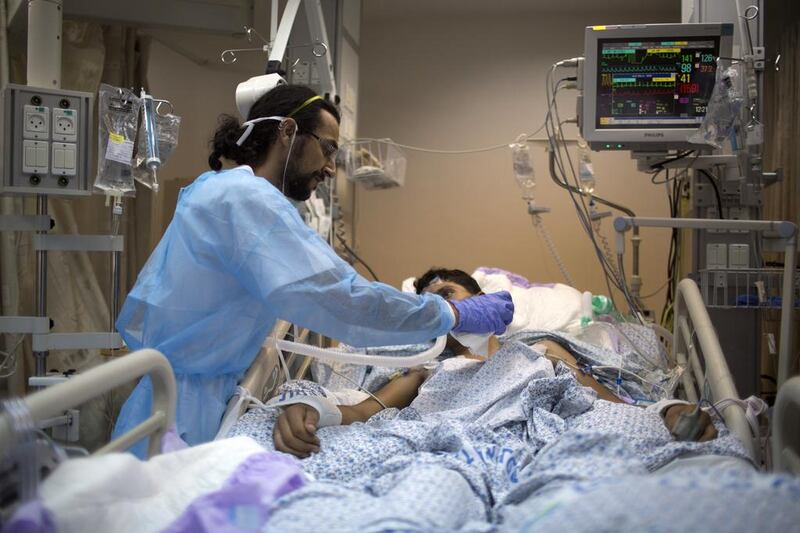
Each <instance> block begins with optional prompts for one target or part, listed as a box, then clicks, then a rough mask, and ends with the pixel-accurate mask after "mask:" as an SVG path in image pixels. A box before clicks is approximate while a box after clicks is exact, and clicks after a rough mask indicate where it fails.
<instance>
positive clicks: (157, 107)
mask: <svg viewBox="0 0 800 533" xmlns="http://www.w3.org/2000/svg"><path fill="white" fill-rule="evenodd" d="M153 101H154V102H157V103H156V114H157V115H161V116H162V117H164V116H167V115H171V114H172V113H173V112H174V111H175V107H174V106H173V105H172V102H170V101H169V100H153ZM164 104H167V105H168V106H169V111H168V112H167V113H162V112H161V111H159V109H161V106H162V105H164Z"/></svg>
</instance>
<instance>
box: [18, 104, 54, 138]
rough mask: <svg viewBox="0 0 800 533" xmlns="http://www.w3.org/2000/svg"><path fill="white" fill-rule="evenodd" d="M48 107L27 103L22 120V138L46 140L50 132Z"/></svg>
mask: <svg viewBox="0 0 800 533" xmlns="http://www.w3.org/2000/svg"><path fill="white" fill-rule="evenodd" d="M48 111H49V110H48V109H47V108H46V107H41V106H34V105H26V106H25V112H24V117H23V122H22V138H23V139H36V140H46V139H47V138H48V136H49V134H50V113H49V112H48Z"/></svg>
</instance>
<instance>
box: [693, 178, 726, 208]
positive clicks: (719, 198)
mask: <svg viewBox="0 0 800 533" xmlns="http://www.w3.org/2000/svg"><path fill="white" fill-rule="evenodd" d="M698 170H699V171H700V174H702V175H703V176H705V177H706V179H707V180H708V181H709V183H711V187H713V189H714V195H715V196H716V198H717V216H718V217H719V219H720V220H722V219H724V218H725V216H724V215H723V214H722V196H721V195H720V194H719V186H718V185H717V179H716V178H715V177H714V176H712V175H711V174H710V173H708V172H707V171H706V170H705V169H702V168H701V169H698Z"/></svg>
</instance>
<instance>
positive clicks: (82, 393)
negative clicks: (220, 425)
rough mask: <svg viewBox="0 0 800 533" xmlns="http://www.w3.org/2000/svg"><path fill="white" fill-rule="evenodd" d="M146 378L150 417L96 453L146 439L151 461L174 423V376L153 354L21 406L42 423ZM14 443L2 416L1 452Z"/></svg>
mask: <svg viewBox="0 0 800 533" xmlns="http://www.w3.org/2000/svg"><path fill="white" fill-rule="evenodd" d="M145 375H147V376H149V377H150V380H151V382H152V384H153V408H152V412H151V414H150V417H149V418H147V419H146V420H145V421H144V422H142V423H141V424H139V425H138V426H136V427H135V428H133V429H131V430H130V431H129V432H127V433H125V434H124V435H121V436H120V437H118V438H117V439H115V440H113V441H111V442H110V443H108V444H106V445H105V446H103V447H102V448H100V449H99V450H97V451H96V452H95V453H97V454H103V453H109V452H115V451H121V450H126V449H128V448H129V447H131V446H132V445H133V444H135V443H136V442H138V441H139V440H141V439H143V438H145V437H148V436H149V437H150V440H149V443H148V449H147V451H148V456H150V457H152V456H153V455H156V454H158V453H160V452H161V438H162V437H163V436H164V433H165V432H166V431H167V429H168V428H169V427H170V426H172V425H173V424H174V423H175V376H174V375H173V373H172V367H171V366H170V364H169V361H167V358H166V357H164V356H163V355H162V354H161V353H160V352H158V351H156V350H151V349H145V350H139V351H136V352H133V353H131V354H128V355H126V356H124V357H120V358H119V359H115V360H114V361H109V362H108V363H104V364H102V365H99V366H96V367H94V368H92V369H90V370H88V371H86V372H85V373H82V374H79V375H77V376H75V377H73V378H70V379H69V380H68V381H66V382H64V383H59V384H58V385H54V386H52V387H48V388H46V389H43V390H40V391H38V392H35V393H33V394H31V395H29V396H27V397H26V398H25V399H24V402H25V404H26V406H27V408H28V411H29V412H30V415H31V418H33V420H34V422H36V421H39V420H45V419H48V418H51V417H55V416H59V415H61V414H62V413H63V412H64V411H65V410H66V409H71V408H74V407H77V406H79V405H81V404H83V403H86V402H87V401H89V400H91V399H93V398H95V397H97V396H100V395H101V394H104V393H106V392H108V391H110V390H111V389H114V388H115V387H118V386H120V385H123V384H125V383H127V382H129V381H131V380H134V379H137V378H139V377H141V376H145ZM14 441H15V436H14V435H13V434H12V425H11V421H10V420H9V418H8V415H6V414H5V413H4V414H2V415H0V449H2V450H6V449H9V447H10V446H11V445H13V443H14Z"/></svg>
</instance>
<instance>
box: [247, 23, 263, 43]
mask: <svg viewBox="0 0 800 533" xmlns="http://www.w3.org/2000/svg"><path fill="white" fill-rule="evenodd" d="M244 31H245V33H246V34H247V42H248V43H252V42H253V34H255V35H256V37H258V38H259V39H261V42H262V43H264V44H269V41H267V40H266V39H264V37H263V36H262V35H261V34H260V33H258V31H256V29H255V28H251V27H250V26H245V27H244Z"/></svg>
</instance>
